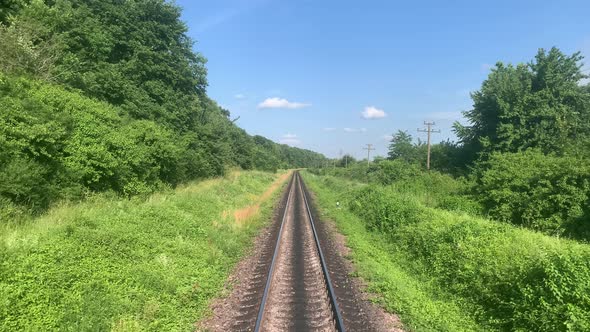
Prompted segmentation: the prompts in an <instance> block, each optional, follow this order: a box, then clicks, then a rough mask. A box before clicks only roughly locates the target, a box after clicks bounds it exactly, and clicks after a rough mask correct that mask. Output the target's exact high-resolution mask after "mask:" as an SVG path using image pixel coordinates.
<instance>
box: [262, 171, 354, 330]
mask: <svg viewBox="0 0 590 332" xmlns="http://www.w3.org/2000/svg"><path fill="white" fill-rule="evenodd" d="M297 180H299V181H297ZM296 182H297V184H298V185H299V188H300V190H301V192H302V196H303V201H304V203H305V207H306V211H307V215H308V217H309V221H310V224H311V228H312V232H313V237H314V242H315V244H316V249H317V251H318V254H319V257H320V262H321V265H322V272H323V275H324V281H325V283H326V288H327V290H328V297H329V299H330V304H331V308H332V314H333V318H334V320H335V321H334V323H335V325H336V329H337V330H338V331H340V332H345V328H344V323H343V320H342V315H341V314H340V309H339V307H338V303H337V301H336V295H335V292H334V288H333V287H332V282H331V280H330V274H329V271H328V266H327V265H326V259H325V258H324V254H323V252H322V248H321V246H320V241H319V238H318V235H317V231H316V228H315V224H314V221H313V216H312V214H311V210H310V208H309V203H308V200H307V194H306V193H305V188H304V186H303V185H302V184H301V182H302V181H301V176H300V175H299V172H295V173H294V174H293V177H292V179H291V183H290V185H289V194H288V196H287V203H286V204H285V211H284V213H283V218H282V220H281V227H280V230H279V234H278V237H277V243H276V245H275V250H274V253H273V256H272V262H271V264H270V268H269V272H268V276H267V280H266V285H265V287H264V294H263V296H262V302H261V303H260V308H259V309H258V316H257V318H256V325H255V326H254V331H255V332H259V331H260V328H261V326H262V321H263V318H264V311H265V307H266V300H267V298H268V293H269V291H270V286H271V281H272V276H273V273H274V268H275V261H276V258H277V256H278V252H279V248H280V246H281V234H282V233H283V226H284V224H285V219H286V218H287V214H288V211H289V203H290V202H291V197H292V195H293V192H294V191H295V183H296Z"/></svg>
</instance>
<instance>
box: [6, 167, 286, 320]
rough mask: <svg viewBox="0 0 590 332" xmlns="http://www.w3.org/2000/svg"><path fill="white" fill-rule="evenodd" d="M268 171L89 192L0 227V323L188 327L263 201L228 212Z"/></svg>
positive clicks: (251, 197)
mask: <svg viewBox="0 0 590 332" xmlns="http://www.w3.org/2000/svg"><path fill="white" fill-rule="evenodd" d="M277 178H278V175H275V174H270V173H263V172H242V173H240V174H239V175H235V176H228V177H226V178H223V179H215V180H209V181H204V182H201V183H196V184H192V185H188V186H184V187H181V188H178V189H177V190H175V191H170V192H167V193H163V194H155V195H152V196H150V197H149V198H148V199H147V200H146V199H143V200H142V199H133V200H124V199H114V198H107V197H102V196H97V197H95V198H93V199H91V200H89V201H87V202H85V203H82V204H77V205H72V206H64V207H61V208H55V209H53V210H52V211H50V212H49V213H48V214H46V215H45V216H42V217H40V218H37V219H35V220H33V221H32V222H30V223H28V224H25V225H22V224H21V225H14V224H13V225H4V226H3V227H4V228H3V229H2V233H1V234H0V299H1V300H0V330H5V331H16V330H31V331H47V330H71V331H104V330H125V331H128V330H151V331H178V330H190V329H191V326H192V324H193V323H194V322H195V321H197V320H198V319H200V318H201V317H203V315H204V314H206V312H207V304H208V301H209V300H210V299H211V298H213V297H215V296H216V295H217V294H218V292H219V290H220V289H221V288H222V287H223V284H224V281H225V279H226V278H227V276H228V274H229V272H230V271H231V268H232V266H233V265H234V263H235V262H236V261H237V260H238V259H239V257H240V256H241V255H243V253H244V251H245V250H246V248H248V246H249V245H250V243H251V238H252V236H253V235H254V234H255V233H256V230H257V229H259V228H260V227H261V225H263V224H264V221H265V220H268V217H269V216H270V214H271V210H272V205H273V199H269V200H267V201H266V202H264V203H263V204H262V207H261V213H260V214H258V215H255V216H253V217H252V218H251V219H250V220H248V221H247V222H245V223H241V224H240V225H237V224H236V223H235V220H234V219H233V215H232V213H231V211H233V210H236V209H239V208H243V207H245V206H248V205H250V204H252V203H253V202H256V201H257V199H258V197H259V196H260V195H261V194H262V193H263V192H264V191H265V189H266V188H267V187H269V186H270V185H271V183H272V182H273V181H274V180H275V179H277ZM277 194H278V191H277V192H275V194H274V196H273V197H276V195H277Z"/></svg>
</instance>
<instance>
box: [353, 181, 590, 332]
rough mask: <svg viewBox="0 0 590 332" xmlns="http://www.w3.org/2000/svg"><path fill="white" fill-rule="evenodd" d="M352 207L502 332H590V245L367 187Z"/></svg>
mask: <svg viewBox="0 0 590 332" xmlns="http://www.w3.org/2000/svg"><path fill="white" fill-rule="evenodd" d="M348 205H349V209H350V211H352V212H353V213H354V214H356V215H357V216H359V217H360V218H361V219H362V220H364V221H365V223H366V225H367V227H368V228H370V229H373V230H377V231H379V232H381V233H384V234H387V235H388V236H390V239H391V242H392V244H394V246H395V247H396V248H397V250H399V251H400V252H401V253H403V255H404V256H405V257H407V258H408V261H409V262H413V263H412V264H413V267H412V268H414V269H416V270H417V271H421V273H425V274H427V275H428V276H429V277H430V278H432V279H433V280H434V281H435V282H436V283H437V284H438V285H440V287H442V288H444V289H445V290H446V291H448V292H451V293H453V294H457V295H459V296H461V297H463V298H465V299H467V300H468V301H469V303H471V304H473V307H472V308H473V312H474V314H475V315H476V316H477V318H478V320H479V321H480V322H482V323H483V324H484V325H489V326H491V327H493V328H496V329H499V330H507V331H514V330H535V331H586V330H588V329H589V328H590V319H589V317H590V297H589V296H588V294H590V247H589V246H588V245H585V244H577V243H574V242H571V241H568V240H561V239H556V238H551V237H548V236H545V235H542V234H539V233H534V232H531V231H528V230H524V229H517V228H514V227H511V226H509V225H507V224H501V223H494V222H491V221H488V220H483V219H478V218H474V217H471V216H468V215H465V214H463V215H457V214H453V213H452V212H446V211H441V210H436V209H431V208H428V207H425V206H423V205H422V204H421V203H420V202H419V200H417V199H416V198H415V197H413V196H412V195H407V194H402V193H400V192H398V191H396V190H392V188H382V187H378V186H367V187H365V188H362V189H359V190H357V191H356V192H355V193H353V194H352V195H350V199H349V201H348Z"/></svg>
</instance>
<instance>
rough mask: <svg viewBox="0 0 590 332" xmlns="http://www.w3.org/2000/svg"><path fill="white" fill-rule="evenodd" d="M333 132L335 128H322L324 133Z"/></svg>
mask: <svg viewBox="0 0 590 332" xmlns="http://www.w3.org/2000/svg"><path fill="white" fill-rule="evenodd" d="M334 130H336V128H333V127H326V128H324V131H334Z"/></svg>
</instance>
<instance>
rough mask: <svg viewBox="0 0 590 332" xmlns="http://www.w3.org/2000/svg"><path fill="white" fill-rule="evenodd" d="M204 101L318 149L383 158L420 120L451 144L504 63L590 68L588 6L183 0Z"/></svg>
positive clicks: (262, 131)
mask: <svg viewBox="0 0 590 332" xmlns="http://www.w3.org/2000/svg"><path fill="white" fill-rule="evenodd" d="M176 3H177V4H178V5H180V6H181V7H182V8H183V20H184V21H185V22H186V23H187V24H188V27H189V35H190V36H191V37H192V38H193V39H194V40H195V41H196V44H195V47H194V48H195V50H196V51H198V52H200V53H202V54H203V55H204V56H205V57H206V58H207V59H208V63H207V68H208V80H209V87H208V94H209V96H210V97H211V98H213V99H214V100H216V101H217V102H218V103H219V104H220V105H221V106H223V107H224V108H226V109H228V110H229V111H230V112H231V114H232V118H234V117H237V116H240V119H239V120H238V121H237V124H238V125H239V126H240V127H242V128H244V129H245V130H246V131H248V133H250V134H258V135H263V136H265V137H268V138H270V139H272V140H274V141H277V142H283V143H288V144H291V145H295V146H298V147H302V148H307V149H311V150H315V151H318V152H322V153H324V154H326V155H327V156H328V157H336V156H339V154H340V152H341V151H342V152H343V153H350V154H352V155H354V156H356V157H359V158H362V157H364V156H366V151H365V150H363V147H364V146H365V144H367V143H371V144H373V145H374V146H375V147H376V148H377V150H376V152H377V154H378V155H386V153H387V145H388V141H387V135H391V134H392V133H394V132H395V131H397V130H399V129H401V130H407V131H408V132H409V133H411V134H412V135H413V136H414V137H415V138H417V137H421V138H424V137H423V136H425V135H424V134H419V133H417V132H416V129H417V128H418V127H422V126H421V124H422V123H423V121H425V120H430V121H435V122H436V124H437V126H436V128H437V129H440V130H441V133H440V134H435V135H434V136H433V140H434V141H435V142H436V141H439V140H441V139H447V138H451V139H453V138H454V136H453V134H452V130H451V125H452V123H453V122H454V121H456V120H459V121H461V119H462V118H461V111H463V110H467V109H469V108H470V106H471V100H470V97H469V92H470V91H474V90H477V89H479V87H480V85H481V82H482V81H483V80H484V79H485V78H486V76H487V73H488V72H489V68H490V67H491V66H492V65H493V64H495V63H496V62H497V61H502V62H506V63H519V62H528V61H530V60H531V59H532V58H533V57H534V55H535V53H536V52H537V49H538V48H547V49H548V48H551V47H552V46H557V47H559V48H560V49H561V50H562V51H564V52H566V53H567V54H571V53H573V52H574V51H577V50H580V51H582V52H583V54H585V55H586V56H588V57H589V58H588V59H587V60H588V61H587V62H588V63H589V64H590V23H588V22H589V21H588V13H590V1H476V0H471V1H404V2H401V1H331V0H330V1H327V0H326V1H319V0H317V1H312V0H299V1H283V0H215V1H189V0H178V1H176Z"/></svg>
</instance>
